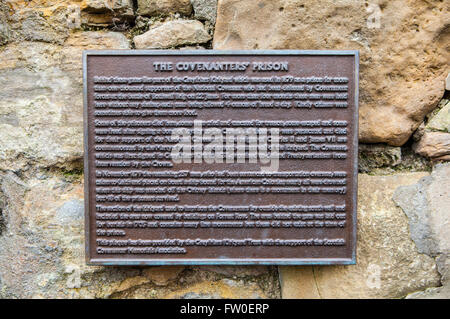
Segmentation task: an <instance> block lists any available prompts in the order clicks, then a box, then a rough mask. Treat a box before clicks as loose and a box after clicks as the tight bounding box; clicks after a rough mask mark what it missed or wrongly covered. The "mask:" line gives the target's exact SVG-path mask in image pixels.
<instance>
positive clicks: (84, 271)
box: [0, 171, 277, 298]
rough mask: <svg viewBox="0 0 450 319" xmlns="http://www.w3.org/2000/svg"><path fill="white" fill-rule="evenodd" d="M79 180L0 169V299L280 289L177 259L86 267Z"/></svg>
mask: <svg viewBox="0 0 450 319" xmlns="http://www.w3.org/2000/svg"><path fill="white" fill-rule="evenodd" d="M82 180H83V178H82V176H78V178H75V180H73V181H71V182H68V181H67V180H66V178H64V177H63V176H60V175H54V174H53V173H47V172H45V171H43V172H42V173H39V174H38V175H36V176H32V177H31V178H29V179H27V180H23V179H21V178H19V177H18V176H17V175H15V174H14V173H7V174H2V175H0V198H2V201H3V206H4V207H3V210H2V214H3V215H4V216H3V217H4V220H5V222H4V223H5V227H4V229H3V231H2V233H1V234H0V278H2V280H1V282H0V298H198V297H207V298H266V297H268V296H274V295H276V294H277V293H276V292H275V291H274V292H273V293H272V290H274V288H270V287H269V288H267V287H261V286H264V285H265V284H266V283H265V282H266V281H269V280H268V278H269V274H267V273H264V274H262V276H264V277H263V278H262V279H261V280H259V281H258V279H257V278H256V279H255V278H254V277H258V275H256V274H252V273H246V276H245V279H244V278H243V279H229V278H224V276H230V277H231V276H232V277H235V276H233V275H227V274H224V275H222V276H218V275H216V274H212V273H208V272H203V271H199V270H188V271H183V270H184V269H185V267H182V266H175V267H93V266H86V264H85V259H84V221H83V217H82V216H83V214H84V209H83V205H82V203H83V184H82ZM30 269H32V271H30ZM237 272H238V273H240V272H239V269H238V270H237ZM208 274H210V275H208ZM230 274H231V272H230ZM254 275H255V276H254ZM274 278H276V277H274ZM274 278H272V279H270V280H271V281H272V280H273V281H275V280H276V279H274Z"/></svg>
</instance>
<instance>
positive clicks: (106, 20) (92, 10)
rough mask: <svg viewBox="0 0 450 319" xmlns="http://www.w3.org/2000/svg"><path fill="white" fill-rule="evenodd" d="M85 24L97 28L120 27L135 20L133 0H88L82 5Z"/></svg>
mask: <svg viewBox="0 0 450 319" xmlns="http://www.w3.org/2000/svg"><path fill="white" fill-rule="evenodd" d="M81 7H82V10H81V20H82V23H83V24H86V25H95V26H108V25H111V24H113V25H115V27H116V28H120V25H121V24H123V23H125V27H127V26H128V25H127V24H126V23H127V21H128V20H131V19H133V18H134V10H133V2H132V0H112V1H111V0H86V1H84V2H83V3H82V5H81Z"/></svg>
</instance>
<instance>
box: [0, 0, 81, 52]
mask: <svg viewBox="0 0 450 319" xmlns="http://www.w3.org/2000/svg"><path fill="white" fill-rule="evenodd" d="M2 3H3V2H2ZM5 7H6V10H4V9H2V8H5ZM0 11H3V12H6V15H5V19H0V25H3V26H6V29H7V33H8V38H9V42H11V41H42V42H48V43H58V44H62V43H63V42H64V40H65V39H66V38H67V37H68V36H69V34H70V32H71V30H74V29H78V28H80V26H81V11H80V2H77V1H71V0H63V1H55V0H48V1H31V2H30V1H23V0H19V1H6V6H5V3H3V6H2V7H0ZM2 20H3V21H2ZM5 21H6V22H5ZM3 29H4V28H3ZM0 33H1V32H0Z"/></svg>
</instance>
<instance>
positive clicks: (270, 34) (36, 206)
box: [0, 0, 450, 298]
mask: <svg viewBox="0 0 450 319" xmlns="http://www.w3.org/2000/svg"><path fill="white" fill-rule="evenodd" d="M448 9H449V8H448V2H446V1H438V0H430V1H419V0H410V1H406V0H389V1H388V0H368V1H359V0H339V1H334V0H333V1H332V0H323V1H314V0H258V1H256V0H219V1H218V3H217V1H216V0H158V1H156V0H0V141H1V142H0V298H24V297H26V298H49V297H57V298H198V297H204V298H404V297H407V298H425V297H446V298H449V296H450V279H449V278H450V273H449V269H450V259H449V253H450V224H449V218H450V196H449V195H450V194H449V192H450V164H449V163H446V161H448V160H449V159H450V133H449V130H450V113H449V112H450V102H449V92H448V91H446V90H449V89H450V83H449V82H450V79H449V77H448V72H449V60H450V56H449V52H450V50H449V44H450V29H449V25H450V16H449V13H448V12H449V10H448ZM129 48H131V49H133V48H138V49H140V48H152V49H153V48H154V49H180V50H181V49H185V48H190V49H196V48H204V49H219V50H222V49H357V50H359V51H360V54H361V61H360V64H361V68H360V69H361V75H360V80H361V83H360V123H359V124H360V137H359V139H360V143H361V145H360V154H359V160H360V165H359V170H360V175H359V192H358V249H357V259H358V261H357V265H354V266H323V267H320V266H314V267H312V266H308V267H275V266H273V267H265V266H253V267H231V266H226V267H224V266H209V267H91V266H89V267H88V266H86V265H85V262H84V231H83V228H84V227H83V225H84V222H83V219H84V211H83V210H84V208H83V176H82V170H83V167H82V166H83V163H82V157H83V133H82V131H83V119H82V80H81V79H82V78H81V74H82V73H81V53H82V50H85V49H129Z"/></svg>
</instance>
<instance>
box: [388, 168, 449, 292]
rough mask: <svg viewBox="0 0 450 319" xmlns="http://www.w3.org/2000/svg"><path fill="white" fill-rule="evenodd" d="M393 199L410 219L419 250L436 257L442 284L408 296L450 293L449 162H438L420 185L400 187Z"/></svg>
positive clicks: (412, 232) (412, 233) (412, 234)
mask: <svg viewBox="0 0 450 319" xmlns="http://www.w3.org/2000/svg"><path fill="white" fill-rule="evenodd" d="M394 201H395V202H396V203H397V204H398V205H399V206H400V207H401V208H402V209H403V211H404V212H405V214H406V215H407V216H408V219H409V228H410V233H411V238H412V239H413V240H414V242H415V244H416V246H417V248H418V250H419V252H422V253H424V254H427V255H429V256H433V257H435V256H437V258H436V261H437V265H438V271H439V273H440V274H441V282H442V284H443V287H439V288H433V289H427V290H425V291H423V292H417V293H414V294H411V295H409V296H408V298H433V297H434V298H448V297H449V296H450V227H449V225H450V214H449V211H450V164H449V163H447V164H441V165H436V166H435V167H434V169H433V172H432V173H431V175H430V176H427V177H424V178H422V179H421V180H420V181H419V182H418V183H417V184H414V185H409V186H402V187H399V188H398V189H397V190H396V191H395V193H394Z"/></svg>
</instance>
